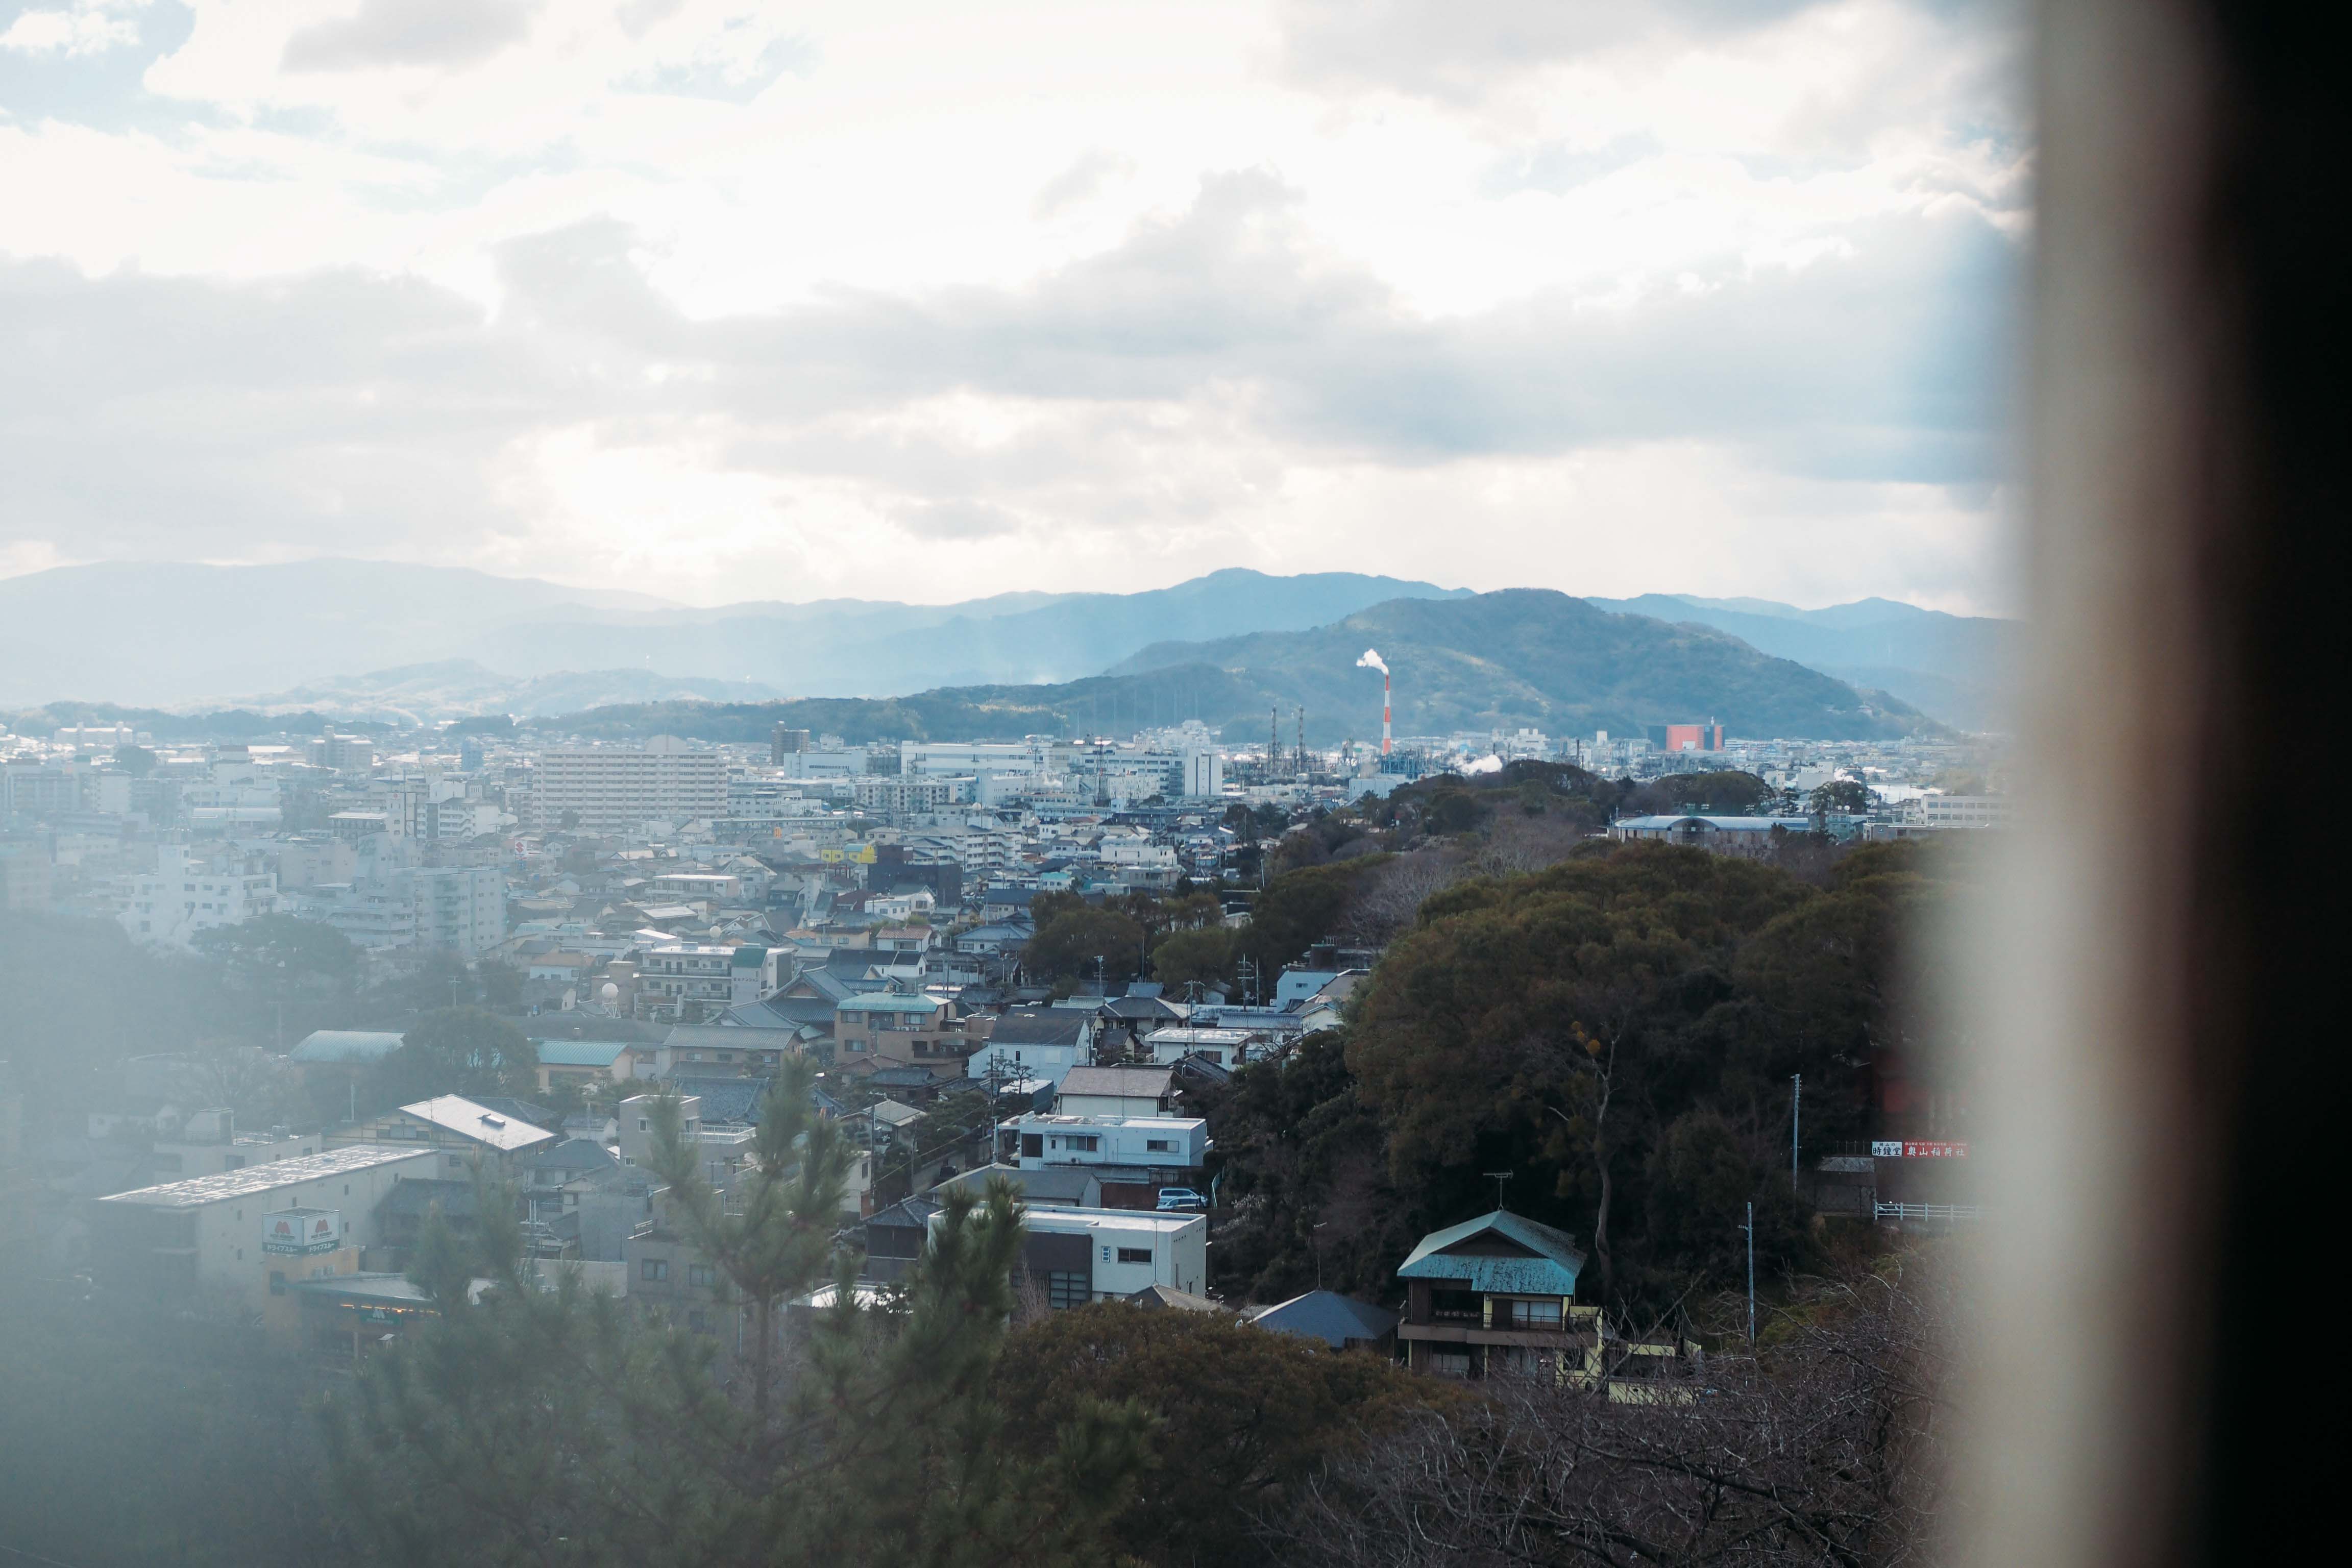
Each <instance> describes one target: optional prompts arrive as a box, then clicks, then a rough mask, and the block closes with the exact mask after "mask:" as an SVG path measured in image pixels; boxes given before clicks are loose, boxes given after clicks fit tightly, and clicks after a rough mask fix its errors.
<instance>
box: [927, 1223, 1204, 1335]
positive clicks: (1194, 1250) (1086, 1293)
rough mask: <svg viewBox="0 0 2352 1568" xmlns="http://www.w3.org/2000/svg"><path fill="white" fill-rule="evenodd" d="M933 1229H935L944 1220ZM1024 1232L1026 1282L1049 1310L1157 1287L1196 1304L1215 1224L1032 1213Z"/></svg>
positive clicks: (934, 1224)
mask: <svg viewBox="0 0 2352 1568" xmlns="http://www.w3.org/2000/svg"><path fill="white" fill-rule="evenodd" d="M930 1223H931V1224H932V1225H933V1226H937V1225H938V1224H939V1219H938V1216H937V1215H934V1216H932V1219H931V1222H930ZM1023 1225H1024V1230H1025V1231H1026V1233H1027V1234H1026V1236H1025V1237H1024V1240H1023V1242H1022V1249H1021V1254H1022V1256H1021V1273H1022V1275H1024V1276H1025V1280H1024V1283H1025V1284H1026V1285H1027V1286H1028V1287H1029V1288H1031V1289H1035V1290H1036V1291H1037V1292H1038V1294H1039V1295H1040V1296H1041V1297H1043V1298H1044V1300H1045V1305H1046V1306H1047V1307H1050V1308H1054V1309H1056V1310H1060V1309H1066V1308H1070V1307H1083V1306H1085V1305H1087V1303H1088V1302H1090V1301H1110V1300H1124V1299H1126V1298H1128V1297H1130V1296H1132V1295H1134V1294H1135V1293H1136V1292H1137V1291H1139V1290H1143V1289H1149V1288H1150V1287H1151V1286H1154V1285H1165V1286H1168V1287H1170V1288H1171V1289H1177V1290H1181V1291H1184V1292H1186V1293H1188V1294H1191V1295H1195V1296H1197V1295H1199V1294H1201V1292H1202V1287H1203V1286H1205V1285H1206V1283H1207V1282H1208V1276H1209V1250H1208V1243H1209V1222H1208V1219H1207V1218H1206V1217H1205V1216H1204V1215H1162V1214H1135V1213H1129V1212H1121V1211H1118V1210H1114V1209H1076V1208H1061V1207H1058V1206H1053V1205H1030V1206H1029V1207H1028V1208H1027V1209H1026V1210H1025V1212H1024V1215H1023Z"/></svg>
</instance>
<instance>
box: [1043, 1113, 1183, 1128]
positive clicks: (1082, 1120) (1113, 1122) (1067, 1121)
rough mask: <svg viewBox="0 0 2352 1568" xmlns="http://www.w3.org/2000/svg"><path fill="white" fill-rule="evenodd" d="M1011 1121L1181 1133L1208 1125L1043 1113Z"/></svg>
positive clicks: (1174, 1118)
mask: <svg viewBox="0 0 2352 1568" xmlns="http://www.w3.org/2000/svg"><path fill="white" fill-rule="evenodd" d="M1013 1120H1014V1121H1018V1122H1019V1123H1021V1125H1022V1126H1024V1127H1140V1128H1143V1129H1145V1130H1146V1131H1152V1132H1182V1131H1189V1130H1190V1129H1192V1128H1194V1127H1205V1126H1207V1125H1208V1123H1207V1122H1206V1121H1202V1119H1201V1118H1200V1117H1197V1116H1057V1115H1054V1114H1052V1113H1050V1112H1043V1111H1032V1112H1030V1113H1028V1114H1027V1115H1024V1116H1016V1117H1014V1118H1013Z"/></svg>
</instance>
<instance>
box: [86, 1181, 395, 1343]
mask: <svg viewBox="0 0 2352 1568" xmlns="http://www.w3.org/2000/svg"><path fill="white" fill-rule="evenodd" d="M439 1158H440V1155H439V1153H438V1152H437V1151H436V1150H434V1149H431V1148H415V1147H410V1148H387V1147H383V1146H380V1145H376V1144H369V1143H358V1144H352V1145H349V1146H347V1147H343V1148H337V1149H326V1150H322V1151H321V1152H319V1153H316V1154H312V1155H310V1156H308V1157H304V1158H296V1159H291V1160H273V1161H271V1162H269V1163H267V1164H259V1165H247V1166H245V1167H244V1168H242V1169H239V1170H233V1171H224V1172H221V1173H217V1174H215V1175H209V1176H196V1177H193V1178H191V1179H189V1180H186V1181H179V1182H167V1183H164V1184H163V1185H161V1186H153V1187H141V1188H139V1189H138V1190H137V1191H135V1192H128V1193H117V1194H113V1195H112V1196H111V1197H104V1198H99V1199H97V1200H95V1201H93V1202H92V1203H90V1204H89V1205H88V1208H87V1210H86V1211H85V1212H86V1214H87V1216H88V1219H89V1227H90V1261H91V1264H92V1266H93V1269H94V1272H95V1273H96V1275H97V1278H98V1279H99V1280H100V1282H101V1283H103V1284H106V1285H110V1286H113V1287H115V1288H117V1289H124V1290H128V1291H131V1292H133V1293H137V1294H142V1295H148V1294H152V1295H153V1296H154V1297H155V1298H157V1299H159V1300H173V1301H179V1302H186V1301H189V1300H191V1299H192V1298H193V1297H194V1296H196V1295H197V1293H199V1292H203V1293H205V1294H215V1293H216V1294H218V1295H220V1296H225V1297H227V1298H230V1299H233V1300H240V1301H243V1302H244V1303H246V1304H247V1305H248V1306H253V1305H258V1304H259V1302H260V1301H261V1300H263V1299H264V1298H265V1296H266V1294H267V1292H268V1289H270V1287H271V1286H272V1285H273V1284H275V1283H276V1282H275V1281H272V1280H270V1279H268V1273H269V1265H270V1264H271V1263H272V1261H273V1255H272V1254H271V1253H270V1252H268V1250H266V1247H267V1245H268V1242H269V1241H270V1240H271V1238H272V1237H273V1236H274V1233H275V1229H276V1220H275V1217H274V1216H277V1215H282V1214H284V1213H285V1212H286V1211H289V1210H293V1209H308V1210H315V1211H318V1212H319V1214H320V1216H322V1217H324V1219H325V1222H326V1224H327V1225H328V1226H329V1229H328V1231H327V1232H326V1233H325V1237H323V1239H326V1240H331V1241H333V1242H334V1243H336V1244H337V1245H338V1246H350V1247H373V1246H376V1245H380V1244H381V1241H382V1239H383V1238H382V1236H381V1234H380V1233H379V1231H378V1229H377V1213H376V1211H377V1208H378V1205H381V1204H382V1202H383V1199H384V1198H385V1197H387V1196H388V1195H390V1194H391V1192H392V1189H393V1187H394V1185H395V1184H397V1183H399V1182H401V1181H402V1180H404V1179H414V1178H420V1177H422V1178H430V1177H432V1176H433V1175H435V1174H436V1168H435V1167H436V1161H437V1160H438V1159H439ZM306 1228H308V1227H306ZM279 1267H280V1268H281V1271H282V1265H280V1266H279Z"/></svg>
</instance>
